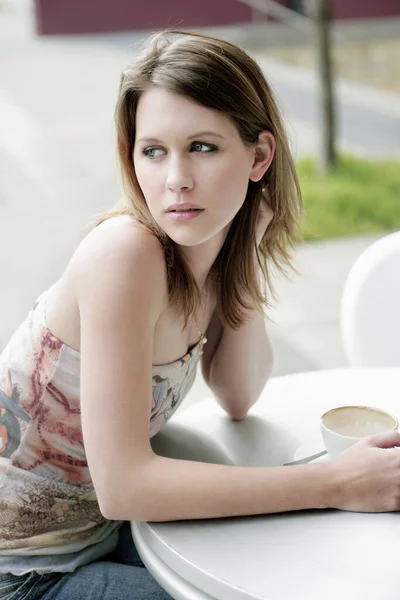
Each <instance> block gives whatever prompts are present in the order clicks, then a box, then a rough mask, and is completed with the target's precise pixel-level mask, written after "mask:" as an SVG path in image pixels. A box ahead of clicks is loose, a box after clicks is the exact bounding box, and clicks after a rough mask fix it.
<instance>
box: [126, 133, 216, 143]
mask: <svg viewBox="0 0 400 600" xmlns="http://www.w3.org/2000/svg"><path fill="white" fill-rule="evenodd" d="M203 136H212V137H217V138H220V139H221V140H224V139H225V138H224V136H222V135H221V134H219V133H216V132H215V131H197V132H196V133H194V134H193V135H189V136H188V137H187V138H186V139H188V140H193V139H195V138H199V137H203ZM138 142H161V140H160V139H158V138H155V137H141V138H139V139H138V140H136V143H138Z"/></svg>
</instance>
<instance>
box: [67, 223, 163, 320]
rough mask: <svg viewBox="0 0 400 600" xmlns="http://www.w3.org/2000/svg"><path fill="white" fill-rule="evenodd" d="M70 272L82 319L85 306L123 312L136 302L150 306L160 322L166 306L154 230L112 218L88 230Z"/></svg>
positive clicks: (159, 254)
mask: <svg viewBox="0 0 400 600" xmlns="http://www.w3.org/2000/svg"><path fill="white" fill-rule="evenodd" d="M68 271H69V272H68V280H69V282H70V284H71V285H72V288H73V295H74V298H75V302H76V305H77V307H78V310H79V312H80V317H81V319H82V316H83V310H81V309H83V306H84V305H86V306H92V307H93V309H95V310H96V311H100V312H102V313H105V312H106V311H107V307H109V308H110V309H111V307H114V308H115V306H117V305H119V306H120V307H121V308H122V306H128V305H129V303H130V301H132V302H133V303H134V304H133V305H132V309H133V310H135V304H136V305H137V304H139V305H142V306H144V305H145V304H146V303H148V308H149V310H151V311H152V313H154V316H155V318H156V313H157V314H159V313H160V311H161V307H162V304H163V302H165V295H166V290H167V284H166V270H165V259H164V252H163V248H162V246H161V244H160V242H159V240H158V239H157V238H156V237H155V235H154V234H153V233H152V232H151V231H149V230H148V229H147V228H146V227H145V226H143V225H142V224H141V223H139V222H137V221H135V220H134V219H132V218H130V217H115V218H112V219H109V220H108V221H105V222H103V223H101V224H100V225H98V226H97V227H96V228H94V229H93V230H92V231H90V232H89V233H88V235H87V236H86V237H85V238H84V239H83V240H82V242H81V243H80V245H79V246H78V248H77V250H76V251H75V253H74V255H73V257H72V259H71V261H70V264H69V266H68ZM100 298H101V300H102V301H101V302H99V299H100ZM96 299H97V301H96ZM81 324H82V323H81Z"/></svg>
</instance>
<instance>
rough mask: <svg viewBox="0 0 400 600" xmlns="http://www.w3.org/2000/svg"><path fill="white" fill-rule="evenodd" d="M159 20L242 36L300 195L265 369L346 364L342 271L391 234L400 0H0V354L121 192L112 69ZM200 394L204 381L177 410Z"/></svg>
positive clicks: (399, 125) (398, 180) (398, 191)
mask: <svg viewBox="0 0 400 600" xmlns="http://www.w3.org/2000/svg"><path fill="white" fill-rule="evenodd" d="M166 28H180V29H184V28H187V29H192V30H196V31H201V32H206V33H210V34H212V35H216V36H219V37H222V38H226V39H228V40H230V41H233V42H235V43H237V44H239V45H241V46H243V47H244V48H245V49H247V50H248V51H249V52H250V53H251V54H252V55H253V56H254V57H255V58H256V60H257V61H258V62H259V64H260V65H261V67H262V69H263V71H264V72H265V75H266V77H267V79H268V80H269V81H270V83H271V85H272V87H273V89H274V91H275V93H276V96H277V98H278V101H279V103H280V106H281V107H282V111H283V114H284V118H285V121H286V124H287V128H288V132H289V136H290V141H291V146H292V151H293V154H294V156H295V159H296V163H297V168H298V173H299V177H300V183H301V186H302V191H303V195H304V202H305V218H304V222H303V235H304V239H305V243H304V244H303V245H301V246H299V247H297V248H296V249H295V251H294V264H295V267H296V269H297V274H296V275H294V274H293V275H291V276H290V280H289V279H285V278H284V277H276V292H277V299H276V302H275V305H274V307H273V308H272V309H271V310H270V311H269V315H268V321H269V323H268V326H269V331H270V335H271V339H272V343H273V347H274V351H275V367H274V374H275V375H282V374H287V373H293V372H297V371H305V370H311V369H323V368H335V367H342V366H345V365H346V359H345V356H344V353H343V348H342V343H341V337H340V322H339V316H340V297H341V293H342V289H343V284H344V281H345V279H346V276H347V274H348V272H349V270H350V268H351V266H352V264H353V263H354V261H355V259H356V258H357V257H358V256H359V255H360V254H361V252H362V251H363V250H364V249H365V248H366V247H367V246H368V245H370V244H371V243H372V242H373V241H375V240H376V239H377V238H378V237H379V236H382V235H384V234H385V233H387V232H388V231H392V230H395V229H400V169H399V165H400V66H399V65H400V60H399V57H400V2H399V0H380V1H379V2H376V1H375V0H331V1H329V0H280V1H279V2H275V1H272V0H202V1H201V2H194V1H193V0H153V2H141V1H139V0H112V1H111V0H0V277H1V279H0V281H1V284H2V285H1V294H0V314H1V320H0V350H1V349H2V348H3V347H4V345H5V344H6V343H7V340H8V339H9V337H10V335H11V333H12V331H13V330H14V329H15V328H16V326H17V325H18V324H19V322H20V321H21V320H22V319H23V318H25V316H26V314H27V311H28V310H29V309H30V308H31V306H32V304H33V302H34V300H35V298H36V297H37V296H38V295H39V294H40V293H41V292H42V291H44V289H46V288H47V287H48V286H49V285H51V284H52V283H54V282H55V281H56V280H57V279H58V278H59V276H60V275H61V274H62V272H63V269H64V268H65V266H66V264H67V262H68V260H69V258H70V256H71V254H72V252H73V251H74V249H75V248H76V246H77V244H78V243H79V241H80V239H81V238H82V237H83V236H84V235H85V233H86V231H87V228H88V223H89V222H90V220H91V219H92V218H93V216H94V215H95V214H96V213H98V212H99V211H101V210H103V209H105V208H108V207H110V206H111V205H113V203H114V202H115V201H116V199H117V198H118V196H119V184H118V175H117V166H116V153H115V136H114V129H113V111H114V104H115V101H116V97H117V91H118V84H119V77H120V72H121V70H122V69H123V68H124V67H125V66H126V64H127V63H128V62H129V61H130V60H131V59H132V58H133V57H134V55H135V53H136V52H137V50H138V48H139V47H140V44H141V42H142V41H143V40H144V39H145V38H146V36H147V35H148V34H149V33H150V32H153V31H156V30H159V29H166ZM205 394H207V388H206V386H205V384H204V383H203V382H202V380H201V377H199V380H198V382H197V383H196V385H195V388H194V389H193V390H192V392H191V394H190V398H189V399H188V402H186V403H185V406H188V405H189V404H190V403H192V402H194V401H196V400H197V399H198V398H200V397H203V396H204V395H205Z"/></svg>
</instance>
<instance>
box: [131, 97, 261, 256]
mask: <svg viewBox="0 0 400 600" xmlns="http://www.w3.org/2000/svg"><path fill="white" fill-rule="evenodd" d="M254 156H255V150H254V148H249V147H247V146H245V145H244V144H243V142H242V140H241V138H240V136H239V133H238V131H237V129H236V127H235V126H234V124H233V123H232V122H231V121H230V120H229V119H228V117H226V116H225V115H224V114H223V113H221V112H218V111H216V110H212V109H209V108H206V107H203V106H201V105H199V104H196V103H195V102H193V101H192V100H189V99H187V98H185V97H184V96H180V95H178V94H174V93H171V92H168V91H166V90H163V89H161V88H156V87H153V88H151V89H149V90H147V91H146V92H145V93H144V94H143V95H142V96H141V98H140V100H139V103H138V107H137V116H136V139H135V145H134V152H133V161H134V166H135V170H136V176H137V180H138V183H139V185H140V187H141V190H142V192H143V195H144V197H145V200H146V202H147V206H148V208H149V211H150V212H151V214H152V216H153V218H154V220H155V221H156V222H157V223H158V225H159V226H160V227H161V228H162V229H163V230H164V231H165V233H166V234H167V235H168V236H169V237H170V238H171V239H172V240H174V242H176V243H177V244H180V245H182V246H196V245H198V244H202V243H204V242H206V241H207V240H209V239H211V238H213V237H214V236H218V237H221V236H222V237H223V238H225V236H226V234H227V232H228V230H229V225H230V223H231V222H232V220H233V218H234V216H235V215H236V213H237V212H238V210H239V209H240V207H241V206H242V204H243V202H244V199H245V197H246V192H247V187H248V182H249V178H250V177H251V175H254V173H253V170H252V168H253V163H254ZM188 204H189V205H191V206H190V208H196V207H197V210H191V211H187V210H184V209H185V208H186V209H187V208H189V207H188V206H187V205H188ZM185 205H186V206H185Z"/></svg>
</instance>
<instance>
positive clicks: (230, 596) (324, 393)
mask: <svg viewBox="0 0 400 600" xmlns="http://www.w3.org/2000/svg"><path fill="white" fill-rule="evenodd" d="M343 404H366V405H369V406H375V407H378V408H383V409H386V410H388V411H389V412H391V413H392V414H394V415H395V416H397V417H399V416H400V369H397V368H392V369H346V370H345V369H344V370H331V371H316V372H310V373H301V374H295V375H289V376H285V377H278V378H275V379H272V380H270V381H269V383H268V384H267V386H266V388H265V390H264V392H263V394H262V396H261V398H260V399H259V401H258V402H257V403H256V404H255V405H254V406H253V407H252V409H251V410H250V412H249V415H248V417H247V418H246V419H245V420H244V421H242V422H233V421H231V420H230V419H229V417H228V416H227V415H226V414H225V413H224V411H223V410H222V409H221V408H220V407H219V406H218V405H217V403H216V402H215V400H214V399H207V400H205V401H204V402H201V403H199V404H198V405H195V406H193V407H191V408H190V409H188V410H187V411H186V412H182V413H179V414H178V415H176V416H175V417H174V418H173V419H172V420H171V421H170V422H169V424H168V425H167V426H166V427H165V428H164V429H163V431H162V432H161V433H160V434H158V436H156V437H155V438H153V442H154V444H153V447H154V449H155V451H156V452H157V453H159V454H163V455H164V456H170V457H174V458H175V457H179V458H185V459H190V460H205V461H208V462H217V463H226V464H238V465H252V466H254V465H259V466H261V465H265V466H267V465H282V464H284V463H286V462H290V461H291V460H297V459H298V458H301V454H303V455H304V456H306V455H308V454H314V453H316V452H318V451H319V450H322V449H323V445H322V438H321V436H320V431H319V417H320V415H321V414H322V413H323V412H324V411H326V410H328V409H329V408H332V407H335V406H340V405H343ZM324 458H325V457H324ZM320 460H324V459H320ZM287 468H288V469H290V467H287ZM132 533H133V537H134V540H135V543H136V546H137V549H138V551H139V554H140V556H141V558H142V560H143V562H144V563H145V565H146V566H147V568H148V569H149V571H150V572H151V573H152V574H153V576H154V577H155V578H156V579H157V580H158V581H159V583H160V584H161V585H162V586H163V587H164V588H165V589H166V590H167V591H168V592H169V593H170V594H171V596H172V597H173V598H175V600H206V599H207V600H210V599H214V600H244V599H248V598H253V599H259V600H261V599H262V600H292V599H295V598H296V599H298V600H321V599H323V600H333V599H335V600H337V599H339V598H343V599H344V600H350V599H351V600H382V598H384V599H385V600H398V598H399V596H400V583H399V574H398V564H399V561H398V548H399V546H398V544H399V540H400V516H399V513H381V514H365V513H351V512H344V511H336V510H322V511H318V510H307V511H297V512H291V513H280V514H275V515H262V516H250V517H241V518H226V519H208V520H198V521H197V520H196V521H195V520H193V521H176V522H166V523H145V522H132Z"/></svg>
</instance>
